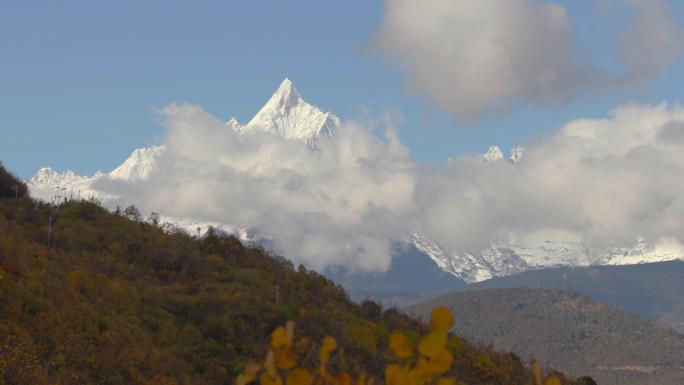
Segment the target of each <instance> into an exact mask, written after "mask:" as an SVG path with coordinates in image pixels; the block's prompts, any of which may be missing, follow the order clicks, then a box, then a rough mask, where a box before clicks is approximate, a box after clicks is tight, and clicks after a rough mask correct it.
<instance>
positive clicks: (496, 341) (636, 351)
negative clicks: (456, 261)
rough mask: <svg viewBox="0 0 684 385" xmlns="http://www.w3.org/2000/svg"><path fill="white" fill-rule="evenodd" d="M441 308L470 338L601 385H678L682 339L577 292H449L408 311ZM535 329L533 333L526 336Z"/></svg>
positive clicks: (682, 379) (683, 375)
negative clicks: (587, 376) (448, 311)
mask: <svg viewBox="0 0 684 385" xmlns="http://www.w3.org/2000/svg"><path fill="white" fill-rule="evenodd" d="M437 305H444V306H447V307H449V308H450V309H452V311H453V312H454V314H456V315H457V316H456V320H457V321H456V326H455V328H454V330H455V331H456V332H457V333H459V334H461V335H463V336H465V337H466V338H468V339H471V340H473V341H479V342H481V343H485V344H489V343H491V344H493V345H494V346H495V347H496V348H497V349H506V350H512V351H513V352H516V353H517V354H520V355H521V357H523V358H526V357H532V356H535V357H538V358H540V359H542V360H544V361H545V362H548V363H550V364H552V365H554V366H556V367H559V368H561V369H562V370H564V371H567V372H568V373H589V374H590V375H591V376H592V377H594V378H595V379H596V380H597V382H598V383H599V384H602V385H618V384H621V385H629V384H633V385H650V384H653V385H655V384H658V385H666V384H671V385H681V384H682V383H684V336H681V335H679V334H678V333H676V332H674V331H672V330H671V329H669V328H664V327H659V326H657V325H656V324H654V323H653V322H652V321H649V320H647V319H645V318H642V317H640V316H637V315H633V314H631V313H627V312H625V311H623V310H619V309H616V308H614V307H611V306H609V305H606V304H603V303H600V302H596V301H594V300H591V299H589V298H587V297H584V296H582V295H579V294H576V293H572V292H567V291H558V290H545V289H491V290H477V291H467V292H459V293H452V294H448V295H444V296H442V297H439V298H437V299H434V300H430V301H427V302H424V303H422V304H419V305H416V306H413V307H411V308H410V311H411V312H415V313H416V314H420V315H425V314H426V312H427V311H428V309H430V308H432V307H434V306H437ZM530 330H533V331H534V332H533V333H530Z"/></svg>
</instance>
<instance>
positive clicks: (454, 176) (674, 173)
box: [417, 104, 684, 250]
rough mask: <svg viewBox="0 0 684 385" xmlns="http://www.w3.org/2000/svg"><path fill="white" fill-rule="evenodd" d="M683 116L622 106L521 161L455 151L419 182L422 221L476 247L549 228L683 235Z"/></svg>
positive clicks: (591, 240) (610, 237) (440, 234)
mask: <svg viewBox="0 0 684 385" xmlns="http://www.w3.org/2000/svg"><path fill="white" fill-rule="evenodd" d="M683 122H684V110H683V109H682V108H680V107H678V106H677V107H668V106H666V105H664V104H663V105H659V106H637V105H630V106H623V107H620V108H618V109H617V110H615V111H614V113H613V115H612V116H611V117H610V118H609V119H599V120H576V121H572V122H570V123H568V124H566V125H565V126H563V127H562V128H561V129H560V130H559V132H557V133H556V134H554V135H553V136H550V137H548V138H547V139H546V140H545V141H543V142H542V143H541V144H539V145H537V146H532V147H529V148H528V149H527V150H526V152H525V155H524V156H523V158H522V160H520V161H519V162H518V163H516V164H511V163H505V162H499V163H483V162H481V161H479V159H478V158H477V157H474V156H463V157H460V158H456V159H453V160H452V161H451V162H450V163H449V164H448V165H446V166H444V167H443V169H441V170H440V172H439V173H437V174H434V175H430V176H424V177H423V178H424V179H423V180H421V181H420V182H419V183H420V184H421V185H422V186H421V187H420V189H419V193H418V194H417V196H418V197H420V199H421V201H420V202H419V207H420V211H421V212H423V213H424V216H422V217H421V218H419V219H420V221H421V227H422V229H423V231H424V232H426V233H428V234H430V235H431V236H432V237H433V238H434V239H435V240H437V241H439V242H440V243H441V244H443V245H446V246H450V247H454V248H456V249H464V248H466V249H471V250H478V249H479V248H482V247H485V246H487V245H488V244H489V243H490V242H506V241H509V240H510V239H511V238H512V237H514V238H519V237H521V236H525V234H532V233H535V232H548V231H556V232H560V233H562V234H565V235H564V237H565V238H572V239H580V240H582V241H583V242H586V244H588V245H592V246H594V247H599V248H600V247H604V246H607V245H610V244H617V245H621V246H630V245H633V244H634V243H635V242H636V240H637V239H638V238H644V239H646V240H650V241H652V242H656V241H658V240H660V239H662V238H666V237H676V238H678V239H679V240H680V241H684V222H683V221H681V218H683V217H684V180H683V179H682V178H681V171H682V170H684V151H682V150H684V142H683V141H682V140H680V139H681V137H683V136H684V133H683V132H682V130H684V124H682V123H683Z"/></svg>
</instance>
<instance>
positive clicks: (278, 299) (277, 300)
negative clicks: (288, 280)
mask: <svg viewBox="0 0 684 385" xmlns="http://www.w3.org/2000/svg"><path fill="white" fill-rule="evenodd" d="M275 292H276V306H280V282H276V285H275Z"/></svg>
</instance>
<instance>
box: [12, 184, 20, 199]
mask: <svg viewBox="0 0 684 385" xmlns="http://www.w3.org/2000/svg"><path fill="white" fill-rule="evenodd" d="M10 189H12V190H14V199H18V198H19V186H17V185H14V186H12V187H10Z"/></svg>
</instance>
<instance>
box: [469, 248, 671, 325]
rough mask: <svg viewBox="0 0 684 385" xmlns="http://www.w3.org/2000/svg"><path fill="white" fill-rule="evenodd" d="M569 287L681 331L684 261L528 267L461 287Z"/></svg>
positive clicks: (477, 288) (481, 288)
mask: <svg viewBox="0 0 684 385" xmlns="http://www.w3.org/2000/svg"><path fill="white" fill-rule="evenodd" d="M523 287H524V288H542V289H568V290H572V291H575V292H578V293H580V294H583V295H586V296H587V297H590V298H592V299H594V300H596V301H600V302H604V303H607V304H610V305H613V306H615V307H618V308H621V309H624V310H626V311H629V312H632V313H635V314H640V315H641V316H643V317H646V318H648V319H650V320H653V321H656V322H658V323H660V324H662V325H667V326H669V327H671V328H673V329H674V330H676V331H678V332H680V333H682V335H684V262H682V261H670V262H660V263H647V264H639V265H629V266H590V267H580V268H577V267H560V268H555V269H544V270H537V271H528V272H525V273H520V274H516V275H512V276H509V277H499V278H494V279H490V280H487V281H484V282H479V283H475V284H471V285H468V286H463V287H461V288H460V290H469V291H472V290H483V289H505V288H523Z"/></svg>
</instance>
